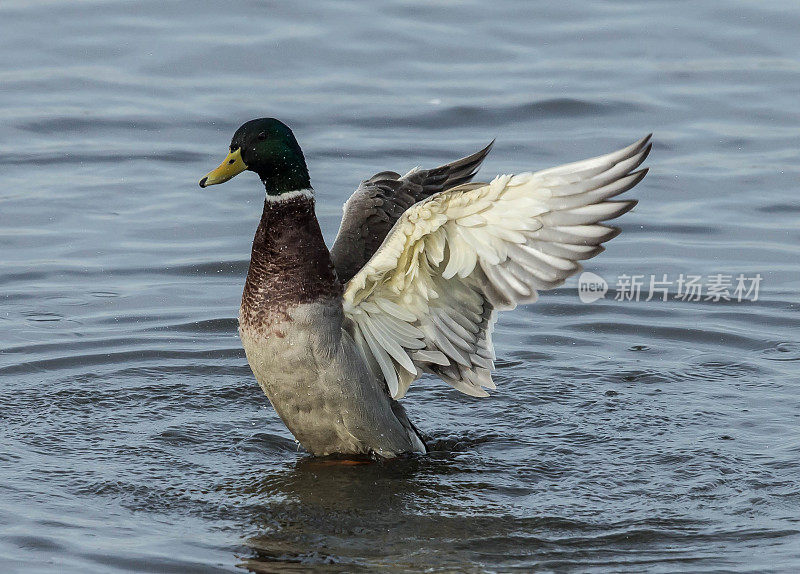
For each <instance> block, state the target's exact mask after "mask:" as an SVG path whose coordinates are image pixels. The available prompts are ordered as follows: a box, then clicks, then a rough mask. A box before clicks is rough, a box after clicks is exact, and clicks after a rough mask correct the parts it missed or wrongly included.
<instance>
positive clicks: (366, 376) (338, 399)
mask: <svg viewBox="0 0 800 574" xmlns="http://www.w3.org/2000/svg"><path fill="white" fill-rule="evenodd" d="M239 322H240V327H239V334H240V337H241V339H242V344H243V346H244V349H245V353H246V354H247V360H248V362H249V363H250V367H251V369H252V370H253V374H254V375H255V377H256V379H257V380H258V383H259V385H261V388H262V389H263V390H264V393H266V395H267V397H269V400H270V402H271V403H272V405H273V407H274V408H275V410H276V411H277V413H278V415H280V417H281V419H283V421H284V423H285V424H286V426H287V427H288V428H289V430H290V431H291V432H292V434H294V436H295V437H296V438H297V440H298V441H300V443H301V444H302V445H303V447H304V448H305V449H306V450H308V451H309V452H311V453H313V454H316V455H326V454H333V453H346V454H358V453H363V454H366V453H369V452H376V453H378V454H380V455H382V456H387V457H391V456H394V455H396V454H398V453H400V452H408V451H412V450H418V449H415V448H414V445H413V444H412V439H411V438H410V437H409V436H408V431H407V430H406V429H405V428H404V427H403V426H402V425H401V424H400V422H399V421H398V420H397V418H396V417H395V416H394V414H393V413H392V410H391V406H390V399H389V396H388V393H387V392H386V391H385V389H384V388H383V386H384V385H383V384H382V381H381V384H380V385H378V384H377V383H378V382H377V381H375V380H374V378H373V377H372V375H371V374H370V373H369V372H368V370H367V369H366V367H365V366H364V364H363V360H362V359H361V356H360V355H359V354H358V352H357V351H356V350H355V345H354V344H353V342H352V339H350V336H349V335H348V334H347V333H346V332H345V331H344V330H343V329H342V310H341V305H340V304H339V302H338V301H327V302H324V303H322V302H321V303H304V304H300V305H297V306H295V307H293V308H292V309H289V310H288V311H286V312H285V313H281V315H280V317H276V318H274V320H273V321H270V322H269V325H268V326H267V325H263V324H261V325H257V326H256V327H255V328H254V327H252V326H250V325H251V323H250V322H249V321H247V318H245V317H240V321H239Z"/></svg>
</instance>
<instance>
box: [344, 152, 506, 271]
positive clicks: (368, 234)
mask: <svg viewBox="0 0 800 574" xmlns="http://www.w3.org/2000/svg"><path fill="white" fill-rule="evenodd" d="M492 145H494V140H492V143H490V144H489V145H488V146H486V147H485V148H483V149H482V150H481V151H479V152H477V153H474V154H472V155H470V156H467V157H465V158H462V159H459V160H457V161H454V162H452V163H448V164H446V165H442V166H439V167H435V168H433V169H418V170H412V171H410V172H409V173H407V174H406V175H402V176H401V175H400V174H399V173H395V172H393V171H382V172H380V173H377V174H375V175H373V176H372V177H371V178H369V179H367V180H365V181H362V182H361V185H359V186H358V189H357V190H356V191H355V193H354V194H353V195H352V196H351V197H350V199H348V200H347V203H345V204H344V216H343V217H342V224H341V226H340V227H339V233H338V234H337V235H336V241H334V243H333V247H332V248H331V259H332V260H333V265H334V267H335V268H336V273H337V275H338V276H339V280H340V281H341V282H342V283H346V282H348V281H349V280H350V279H351V278H352V277H353V275H355V274H356V273H358V271H359V270H360V269H361V268H362V267H363V266H364V264H365V263H366V262H367V261H369V258H370V257H372V255H373V254H374V253H375V252H376V251H377V250H378V247H380V246H381V243H383V240H384V239H385V238H386V236H387V235H388V233H389V231H390V230H391V229H392V226H393V225H394V224H395V222H396V221H397V220H398V219H399V218H400V216H401V215H402V214H403V212H405V210H406V209H408V208H409V207H411V206H412V205H414V204H415V203H417V202H419V201H422V200H423V199H427V198H428V197H430V196H431V195H433V194H435V193H439V192H440V191H444V190H447V189H450V188H451V187H455V186H457V185H460V184H462V183H466V182H468V181H470V180H471V179H472V178H473V177H474V176H475V173H476V172H477V171H478V168H480V165H481V163H482V162H483V160H484V159H485V158H486V156H487V155H488V153H489V151H490V150H491V149H492Z"/></svg>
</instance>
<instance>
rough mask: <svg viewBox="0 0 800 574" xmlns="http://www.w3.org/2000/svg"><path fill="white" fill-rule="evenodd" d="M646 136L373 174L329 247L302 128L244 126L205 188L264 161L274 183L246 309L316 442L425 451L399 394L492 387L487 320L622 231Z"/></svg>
mask: <svg viewBox="0 0 800 574" xmlns="http://www.w3.org/2000/svg"><path fill="white" fill-rule="evenodd" d="M649 140H650V136H647V137H645V138H642V139H641V140H639V141H638V142H636V143H634V144H633V145H630V146H628V147H625V148H623V149H621V150H619V151H616V152H613V153H610V154H607V155H603V156H599V157H596V158H593V159H587V160H584V161H578V162H575V163H569V164H566V165H562V166H559V167H554V168H550V169H546V170H544V171H538V172H525V173H521V174H518V175H500V176H497V177H495V178H494V179H493V180H492V181H491V182H490V183H475V182H472V181H471V180H472V178H473V176H474V175H475V173H476V171H477V170H478V168H479V167H480V164H481V162H482V161H483V159H484V158H485V157H486V155H487V154H488V153H489V150H490V149H491V147H492V144H489V145H488V146H487V147H486V148H484V149H483V150H481V151H479V152H477V153H475V154H473V155H470V156H468V157H465V158H463V159H460V160H458V161H455V162H453V163H449V164H447V165H443V166H441V167H437V168H434V169H412V170H411V171H409V172H408V173H406V174H405V175H400V174H399V173H395V172H392V171H384V172H381V173H378V174H376V175H374V176H372V177H371V178H369V179H367V180H365V181H363V182H361V185H360V186H359V187H358V189H357V190H356V192H355V193H354V194H353V195H352V197H350V199H349V200H348V201H347V202H346V203H345V205H344V217H343V219H342V222H341V227H340V229H339V233H338V235H337V237H336V240H335V242H334V244H333V247H332V249H331V250H330V251H328V248H327V247H326V246H325V242H324V240H323V237H322V232H321V231H320V227H319V223H318V222H317V218H316V215H315V213H314V190H313V189H312V187H311V180H310V178H309V174H308V168H307V167H306V162H305V158H304V156H303V152H302V151H301V149H300V146H299V145H298V143H297V140H296V139H295V136H294V134H293V133H292V130H291V129H289V127H288V126H286V125H285V124H284V123H282V122H280V121H278V120H276V119H273V118H263V119H256V120H252V121H249V122H247V123H245V124H244V125H242V126H241V127H240V128H239V129H238V130H236V133H235V134H234V135H233V139H232V140H231V144H230V149H229V153H228V155H227V157H226V158H225V160H224V161H223V162H222V164H221V165H220V166H219V167H218V168H217V169H215V170H213V171H211V172H210V173H209V174H208V175H206V176H205V177H204V178H203V179H201V180H200V186H201V187H207V186H209V185H216V184H220V183H223V182H225V181H228V180H229V179H231V178H232V177H234V176H236V175H237V174H239V173H241V172H243V171H252V172H255V173H256V174H257V175H258V176H259V177H260V178H261V182H262V183H263V184H264V188H265V190H266V197H265V200H264V210H263V213H262V215H261V222H260V223H259V225H258V229H257V230H256V234H255V239H254V240H253V248H252V254H251V257H250V268H249V271H248V273H247V279H246V281H245V286H244V294H243V296H242V303H241V307H240V310H239V335H240V337H241V340H242V344H243V346H244V350H245V353H246V355H247V361H248V362H249V363H250V367H251V368H252V370H253V374H254V375H255V377H256V379H257V381H258V383H259V385H260V386H261V388H262V389H263V391H264V393H266V395H267V397H268V398H269V400H270V402H271V403H272V405H273V406H274V408H275V410H276V411H277V413H278V415H279V416H280V417H281V419H282V420H283V422H284V423H285V424H286V426H287V427H288V428H289V430H290V431H291V432H292V434H293V435H294V436H295V438H296V439H297V441H299V443H300V444H301V445H302V446H303V447H304V448H305V449H306V450H307V451H308V452H310V453H312V454H313V455H332V454H341V455H377V456H380V457H386V458H391V457H395V456H397V455H399V454H402V453H424V452H426V451H427V448H426V445H425V440H424V438H423V435H422V433H421V432H420V431H419V430H418V429H417V428H416V427H415V426H414V424H412V423H411V421H410V420H409V419H408V417H407V416H406V413H405V410H404V409H403V407H402V405H401V404H400V403H399V402H398V399H400V398H401V397H403V396H404V395H405V394H406V391H408V389H409V386H410V385H411V383H412V382H414V381H415V380H417V379H418V378H419V377H420V376H421V375H422V373H432V374H433V375H436V376H438V377H439V378H440V379H442V380H443V381H445V382H446V383H448V384H450V385H451V386H453V387H454V388H455V389H457V390H459V391H461V392H462V393H466V394H467V395H472V396H474V397H485V396H487V395H488V393H487V392H486V389H494V388H495V385H494V383H493V382H492V376H491V371H492V369H493V368H494V359H495V354H494V350H493V348H492V328H493V325H494V323H495V320H496V316H497V312H498V311H500V310H509V309H513V308H514V307H516V306H517V305H519V304H525V303H532V302H534V301H536V299H537V292H538V291H540V290H546V289H552V288H554V287H556V286H559V285H561V284H562V283H563V282H564V281H565V279H566V278H567V277H569V276H571V275H573V274H575V273H577V272H578V271H579V270H580V269H581V266H580V264H579V261H580V260H584V259H588V258H590V257H593V256H595V255H597V254H598V253H600V252H601V251H602V250H603V247H602V243H604V242H605V241H608V240H609V239H611V238H612V237H614V236H616V235H617V234H618V233H619V229H617V228H615V227H610V226H607V225H603V224H602V222H604V221H607V220H610V219H614V218H616V217H618V216H620V215H622V214H623V213H625V212H627V211H629V210H630V209H632V208H633V206H634V205H636V201H632V200H628V201H609V198H612V197H614V196H617V195H619V194H621V193H623V192H624V191H627V190H629V189H631V188H632V187H633V186H635V185H636V184H637V183H639V182H640V181H641V180H642V178H644V176H645V174H646V173H647V170H646V169H640V170H638V171H637V168H638V167H639V165H640V164H641V163H642V162H643V161H644V160H645V158H646V157H647V154H648V152H649V151H650V147H651V144H650V143H649Z"/></svg>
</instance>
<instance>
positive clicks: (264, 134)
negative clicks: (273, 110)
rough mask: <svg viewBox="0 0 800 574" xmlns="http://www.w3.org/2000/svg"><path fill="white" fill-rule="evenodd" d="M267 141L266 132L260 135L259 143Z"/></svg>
mask: <svg viewBox="0 0 800 574" xmlns="http://www.w3.org/2000/svg"><path fill="white" fill-rule="evenodd" d="M265 139H267V133H266V132H261V133H260V134H258V141H260V142H263V141H264V140H265Z"/></svg>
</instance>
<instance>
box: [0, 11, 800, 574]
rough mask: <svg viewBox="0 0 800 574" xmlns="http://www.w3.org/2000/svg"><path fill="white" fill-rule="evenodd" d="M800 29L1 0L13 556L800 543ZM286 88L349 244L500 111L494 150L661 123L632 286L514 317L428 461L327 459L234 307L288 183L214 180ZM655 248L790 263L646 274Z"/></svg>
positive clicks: (435, 427)
mask: <svg viewBox="0 0 800 574" xmlns="http://www.w3.org/2000/svg"><path fill="white" fill-rule="evenodd" d="M798 30H800V7H798V5H797V3H796V2H794V1H785V2H780V1H773V2H760V1H755V0H753V1H731V2H718V1H715V0H695V1H691V2H688V1H678V2H676V1H673V0H661V1H639V2H599V1H581V2H559V3H552V2H524V3H523V2H512V1H506V0H493V1H492V2H484V1H480V2H471V3H455V2H453V3H436V4H433V3H429V2H390V3H386V2H383V3H361V2H331V3H316V2H315V3H294V2H292V3H287V2H274V3H258V2H233V3H231V2H225V3H221V2H215V3H195V2H188V1H176V2H164V1H161V2H135V3H134V2H127V3H120V2H80V3H78V2H44V1H43V2H33V1H27V0H26V1H23V0H6V1H5V2H3V3H2V4H0V48H1V49H2V54H3V57H2V58H1V59H0V119H1V121H0V165H2V187H0V254H1V255H0V347H1V348H2V353H0V571H2V572H26V573H28V572H54V571H58V572H81V573H87V572H229V571H237V569H238V567H237V564H242V563H247V564H249V566H250V568H252V569H253V570H255V571H261V572H295V571H304V570H305V569H306V568H317V569H318V570H320V571H330V572H339V571H346V572H358V571H369V572H375V571H389V572H404V571H409V572H411V571H418V570H422V569H428V570H429V571H434V572H436V571H448V572H449V571H464V572H483V571H490V572H495V571H496V572H507V571H513V570H519V571H530V570H532V569H537V570H539V571H554V572H571V571H575V572H612V571H613V572H642V571H648V572H676V571H684V572H728V571H737V572H767V571H769V572H773V571H776V572H777V571H782V572H796V571H798V570H800V472H798V470H799V469H800V464H799V462H798V461H799V460H800V398H799V396H800V380H799V379H800V376H799V375H800V340H799V337H798V333H800V331H799V330H798V327H800V313H799V310H800V296H798V292H799V288H800V280H799V278H800V257H798V242H799V241H800V230H799V229H798V227H799V226H798V223H799V222H800V199H799V198H798V193H799V192H798V187H799V185H798V184H799V183H800V178H799V177H798V176H799V175H800V108H798V105H799V102H800V100H798V94H800V59H798V54H800V39H799V38H800V36H798ZM259 116H275V117H278V118H281V119H283V120H284V121H286V122H287V123H289V124H290V125H291V126H292V127H293V128H294V130H295V133H296V135H297V137H298V139H299V141H300V143H301V145H302V146H303V148H304V150H305V151H306V155H307V159H308V162H309V165H310V169H311V174H312V181H313V184H314V187H315V188H316V190H317V195H318V203H317V205H318V213H319V217H320V220H321V223H322V227H323V230H324V232H325V233H326V237H327V238H328V240H329V241H330V240H331V239H332V237H333V235H334V233H335V231H336V229H337V226H338V222H339V216H340V213H341V204H342V202H343V201H344V200H345V199H346V198H347V197H348V195H349V193H350V192H351V191H352V190H353V189H354V188H355V186H356V185H357V184H358V182H359V181H360V179H362V178H365V177H368V176H370V175H371V174H373V173H375V172H377V171H381V170H384V169H392V170H397V171H404V170H407V169H409V168H411V167H412V166H414V165H418V164H419V165H423V166H433V165H438V164H440V163H443V162H445V161H449V160H452V159H455V158H456V157H459V156H460V155H464V154H467V153H470V152H472V151H474V150H477V149H478V148H479V147H481V146H483V145H485V144H486V142H487V141H488V140H490V139H492V138H494V137H497V144H496V146H495V148H494V151H493V153H492V155H491V157H490V158H489V159H488V160H487V162H486V165H485V167H484V169H483V171H482V174H483V177H484V178H489V177H492V176H494V175H495V174H496V173H503V172H515V171H517V172H518V171H521V170H527V169H538V168H543V167H548V166H551V165H555V164H558V163H563V162H566V161H572V160H577V159H581V158H583V157H588V156H590V155H596V154H598V153H604V152H607V151H611V150H613V149H616V148H618V147H621V146H622V145H627V144H628V143H630V142H632V141H634V140H635V139H637V138H639V137H640V136H642V135H644V134H646V133H647V132H649V131H654V132H655V147H654V150H653V153H652V154H651V158H650V160H649V161H648V164H649V165H650V166H651V168H652V170H651V172H650V175H649V176H648V177H647V178H646V179H645V180H644V182H643V183H642V184H641V185H640V186H639V187H637V188H636V189H635V190H634V191H633V192H632V193H631V195H632V196H633V197H636V198H638V199H639V200H640V203H639V206H638V207H637V208H636V210H634V211H633V212H631V213H629V214H627V215H626V216H624V218H623V219H622V220H621V221H620V224H621V225H622V227H623V229H624V231H623V233H622V235H621V236H620V237H618V238H616V239H615V240H613V242H612V243H611V244H610V245H609V249H608V250H607V251H606V252H605V253H603V254H602V255H600V256H599V257H597V258H596V259H595V260H592V261H590V262H588V263H587V265H586V268H587V270H590V271H592V272H594V273H597V274H598V275H600V276H602V277H604V278H606V279H607V280H608V281H609V282H610V283H611V290H610V292H609V294H608V295H607V296H606V298H605V299H604V300H601V301H598V302H595V303H592V304H584V303H581V302H580V300H579V299H578V295H577V280H576V279H572V280H571V281H570V282H569V283H567V285H566V286H565V287H563V288H560V289H557V290H555V291H554V292H550V293H545V294H543V295H542V297H541V300H540V302H539V303H537V304H536V305H533V306H529V307H525V308H521V309H518V310H517V311H515V312H514V313H508V314H504V315H502V316H501V318H500V321H499V324H498V326H497V332H496V346H497V352H498V356H499V360H498V369H497V372H496V375H495V381H496V383H497V386H498V390H497V391H496V392H495V393H493V396H492V397H491V398H488V399H483V400H478V399H473V398H470V397H467V396H464V395H461V394H459V393H457V392H456V391H453V390H451V389H450V388H449V387H447V386H446V385H444V384H443V383H440V382H435V381H427V380H426V381H423V382H420V383H418V384H416V385H415V386H414V387H413V388H412V391H411V392H410V393H409V395H408V397H407V399H406V400H405V404H406V405H407V408H408V410H409V411H410V413H411V415H412V416H413V418H414V420H415V421H417V423H418V425H419V426H420V427H421V428H422V429H423V430H424V431H426V432H427V433H428V434H429V435H430V436H431V444H432V446H433V447H434V449H435V451H434V452H433V453H432V454H430V455H429V456H427V457H419V458H414V459H410V460H405V461H396V462H393V463H388V464H384V465H377V464H376V465H372V466H359V467H327V466H319V465H317V464H315V463H314V462H313V461H311V460H310V459H309V458H308V457H307V456H306V455H303V454H302V453H298V452H297V450H296V446H295V443H294V441H293V440H292V437H291V435H290V434H289V433H288V431H287V430H286V429H285V428H284V426H283V425H282V424H281V422H280V421H279V419H278V418H277V416H276V415H275V413H274V411H273V410H272V408H271V407H270V406H269V404H268V402H267V400H266V398H265V397H264V396H263V395H262V393H261V391H260V390H259V388H258V387H257V385H256V384H255V382H254V380H253V378H252V375H251V374H250V371H249V368H248V366H247V363H246V361H245V358H244V355H243V352H242V351H241V349H240V345H239V341H238V338H237V334H236V320H235V316H236V313H237V309H238V304H239V301H238V300H239V296H240V293H241V287H242V284H243V280H244V275H245V273H246V269H247V258H248V256H249V245H250V242H251V239H252V234H253V232H254V230H255V226H256V224H257V220H258V217H259V215H260V207H261V200H262V193H263V189H261V188H260V184H259V183H258V181H257V179H256V178H255V176H253V175H252V174H245V175H243V176H240V177H239V178H237V179H236V180H234V181H232V182H230V183H228V184H226V185H224V186H220V187H217V188H212V189H210V190H206V191H203V190H201V189H200V188H199V187H198V186H197V181H198V180H199V178H200V177H201V176H202V175H204V174H205V173H206V172H207V171H208V170H209V169H211V168H212V167H215V166H216V165H217V164H218V162H219V161H220V160H221V159H222V157H223V156H224V154H225V152H226V146H227V144H228V142H229V140H230V136H231V134H232V132H233V130H234V129H235V128H236V127H237V126H238V125H239V124H240V123H242V122H243V121H245V120H248V119H250V118H253V117H259ZM624 273H627V274H629V275H633V274H641V275H644V276H646V277H647V278H648V279H649V276H650V275H656V276H657V279H660V278H661V276H662V274H667V275H668V277H669V278H670V279H672V280H674V279H676V278H677V277H678V276H679V274H681V273H683V274H685V275H686V274H697V275H702V276H704V277H706V276H708V275H711V274H716V273H724V274H732V275H738V274H744V275H746V276H755V275H756V274H761V275H762V276H763V281H762V283H761V286H760V291H759V298H758V301H756V302H752V301H745V302H741V303H738V302H735V301H733V302H725V301H721V302H713V301H699V302H686V301H679V300H675V299H674V298H672V299H670V300H669V301H667V302H664V301H660V300H659V299H658V297H656V298H654V299H652V300H651V301H649V302H648V301H644V300H641V301H639V302H636V301H614V299H613V296H614V294H615V293H617V292H618V290H616V289H615V283H616V279H617V277H618V276H619V275H621V274H624ZM672 291H673V292H675V291H676V287H675V286H673V287H672ZM645 298H646V297H644V296H643V297H642V299H645Z"/></svg>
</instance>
